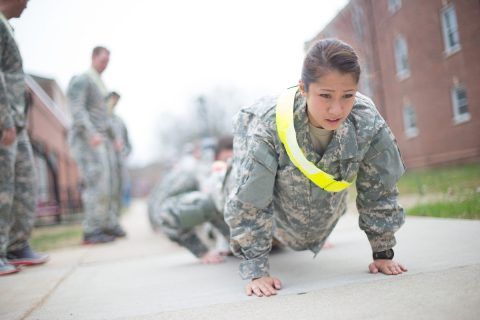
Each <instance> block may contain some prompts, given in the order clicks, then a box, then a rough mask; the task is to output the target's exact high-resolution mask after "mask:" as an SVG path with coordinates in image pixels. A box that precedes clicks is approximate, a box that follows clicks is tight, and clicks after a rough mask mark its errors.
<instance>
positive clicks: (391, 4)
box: [388, 0, 402, 13]
mask: <svg viewBox="0 0 480 320" xmlns="http://www.w3.org/2000/svg"><path fill="white" fill-rule="evenodd" d="M401 7H402V0H388V11H389V12H390V13H395V12H397V11H398V9H400V8H401Z"/></svg>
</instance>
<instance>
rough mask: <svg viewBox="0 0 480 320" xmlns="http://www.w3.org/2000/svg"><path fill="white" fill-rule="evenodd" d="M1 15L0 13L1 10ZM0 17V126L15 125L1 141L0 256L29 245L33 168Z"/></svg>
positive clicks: (16, 57) (21, 95) (20, 80)
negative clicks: (9, 138)
mask: <svg viewBox="0 0 480 320" xmlns="http://www.w3.org/2000/svg"><path fill="white" fill-rule="evenodd" d="M0 15H1V13H0ZM1 18H2V19H0V48H1V52H0V130H4V129H8V128H12V127H16V128H17V138H16V140H15V141H14V142H13V143H12V144H10V145H3V144H1V143H0V256H5V255H6V253H7V250H8V251H13V250H19V249H22V248H24V247H26V246H27V245H28V239H29V238H30V234H31V231H32V228H33V223H34V219H35V201H36V198H35V192H36V188H35V171H34V166H33V163H34V162H33V154H32V147H31V145H30V140H29V138H28V134H27V131H26V129H25V123H26V120H25V81H24V78H25V75H24V73H23V68H22V58H21V56H20V51H19V50H18V47H17V44H16V43H15V39H14V38H13V34H12V30H11V27H10V25H9V24H8V23H7V22H6V20H5V18H4V17H3V15H2V17H1Z"/></svg>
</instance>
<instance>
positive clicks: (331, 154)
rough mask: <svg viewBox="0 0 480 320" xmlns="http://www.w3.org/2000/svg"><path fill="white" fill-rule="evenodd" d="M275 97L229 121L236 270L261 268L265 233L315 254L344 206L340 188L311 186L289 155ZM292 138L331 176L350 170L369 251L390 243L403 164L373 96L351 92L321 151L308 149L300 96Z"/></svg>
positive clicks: (228, 215) (399, 220) (245, 273)
mask: <svg viewBox="0 0 480 320" xmlns="http://www.w3.org/2000/svg"><path fill="white" fill-rule="evenodd" d="M275 107H276V99H264V100H262V101H259V102H258V103H257V104H255V105H253V106H251V107H249V108H244V109H242V110H241V111H240V112H239V113H238V115H237V117H236V120H235V128H234V131H235V132H234V134H235V136H234V164H233V168H234V169H233V170H234V172H233V174H234V179H235V186H234V187H233V190H232V192H231V193H230V195H229V198H228V200H227V203H226V205H225V220H226V222H227V224H228V225H229V227H230V232H231V248H232V250H233V253H234V254H235V255H237V256H239V257H241V258H242V259H243V261H242V262H241V264H240V275H241V276H242V278H244V279H252V278H256V277H261V276H265V275H268V274H269V262H268V254H269V251H270V248H271V243H272V238H273V237H275V238H277V239H278V240H279V241H281V242H282V243H283V244H285V245H287V246H289V247H291V248H293V249H294V250H307V249H308V250H311V251H312V252H314V253H315V255H316V254H317V253H318V252H319V251H320V249H321V248H322V246H323V244H324V242H325V240H326V239H327V237H328V235H329V234H330V232H331V231H332V230H333V228H334V227H335V225H336V223H337V222H338V219H339V218H340V217H341V216H342V214H343V213H344V212H345V211H346V200H347V190H344V191H341V192H338V193H329V192H326V191H324V190H323V189H321V188H319V187H317V186H316V185H314V184H313V183H312V182H311V181H310V180H309V179H308V178H307V177H305V176H304V175H303V174H302V173H301V172H300V170H299V169H297V168H296V167H295V166H294V165H293V163H292V162H291V161H290V159H289V157H288V155H287V153H286V151H285V148H284V146H283V145H282V143H281V142H280V139H279V138H278V135H277V131H276V122H275ZM294 123H295V128H296V131H297V140H298V143H299V146H300V148H301V149H302V150H303V152H304V154H305V156H306V157H307V159H308V160H310V161H311V162H313V163H315V164H316V165H317V166H318V167H319V168H320V169H322V170H324V171H325V172H327V173H329V174H331V175H333V176H334V177H335V179H336V180H346V181H350V182H351V181H353V180H354V179H355V177H356V187H357V192H358V196H357V208H358V211H359V213H360V217H359V225H360V228H361V229H362V230H364V231H365V233H366V234H367V237H368V239H369V241H370V245H371V247H372V250H373V251H374V252H379V251H384V250H387V249H389V248H392V247H393V246H394V245H395V243H396V242H395V237H394V233H395V231H397V230H398V229H399V228H400V226H401V225H402V224H403V222H404V211H403V209H402V208H401V207H400V206H399V205H398V203H397V195H398V192H397V188H396V182H397V180H398V179H399V178H400V176H401V175H402V174H403V172H404V165H403V162H402V159H401V157H400V153H399V150H398V147H397V144H396V141H395V138H394V137H393V135H392V133H391V131H390V129H389V128H388V126H387V124H386V123H385V121H384V120H383V119H382V117H381V116H380V114H379V113H378V111H377V110H376V108H375V106H374V104H373V102H372V101H371V100H370V99H368V98H367V97H365V96H363V95H361V94H357V96H356V100H355V104H354V107H353V109H352V112H351V113H350V115H349V116H348V118H347V119H346V120H345V121H344V123H342V125H341V126H340V127H339V128H338V129H337V130H336V131H335V133H334V135H333V137H332V140H331V142H330V144H329V145H328V147H327V149H326V150H325V153H324V155H323V156H322V157H320V156H319V155H318V154H316V153H315V152H314V151H313V148H312V142H311V137H310V134H309V129H308V128H309V126H308V117H307V113H306V100H305V99H304V98H303V97H302V96H301V95H300V94H299V93H297V96H296V98H295V106H294Z"/></svg>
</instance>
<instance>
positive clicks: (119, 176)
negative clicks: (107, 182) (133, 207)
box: [112, 152, 128, 216]
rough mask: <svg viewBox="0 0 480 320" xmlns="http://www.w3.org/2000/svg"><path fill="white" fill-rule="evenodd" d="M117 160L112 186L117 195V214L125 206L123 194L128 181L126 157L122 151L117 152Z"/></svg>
mask: <svg viewBox="0 0 480 320" xmlns="http://www.w3.org/2000/svg"><path fill="white" fill-rule="evenodd" d="M114 156H115V162H114V167H113V175H114V177H113V179H112V188H113V190H114V193H115V196H116V199H115V201H116V207H117V216H119V215H120V211H121V210H122V208H123V194H124V190H125V185H126V184H127V183H128V172H127V167H126V164H125V159H124V157H123V156H122V154H121V153H119V152H115V154H114Z"/></svg>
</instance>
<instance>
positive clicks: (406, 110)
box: [403, 105, 418, 138]
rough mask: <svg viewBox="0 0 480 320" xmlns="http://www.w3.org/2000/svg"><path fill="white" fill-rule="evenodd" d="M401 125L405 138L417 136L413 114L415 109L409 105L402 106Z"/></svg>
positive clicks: (414, 115) (415, 120)
mask: <svg viewBox="0 0 480 320" xmlns="http://www.w3.org/2000/svg"><path fill="white" fill-rule="evenodd" d="M403 125H404V128H405V136H406V137H407V138H413V137H416V136H418V128H417V116H416V114H415V109H413V107H412V106H411V105H406V106H404V107H403Z"/></svg>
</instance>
